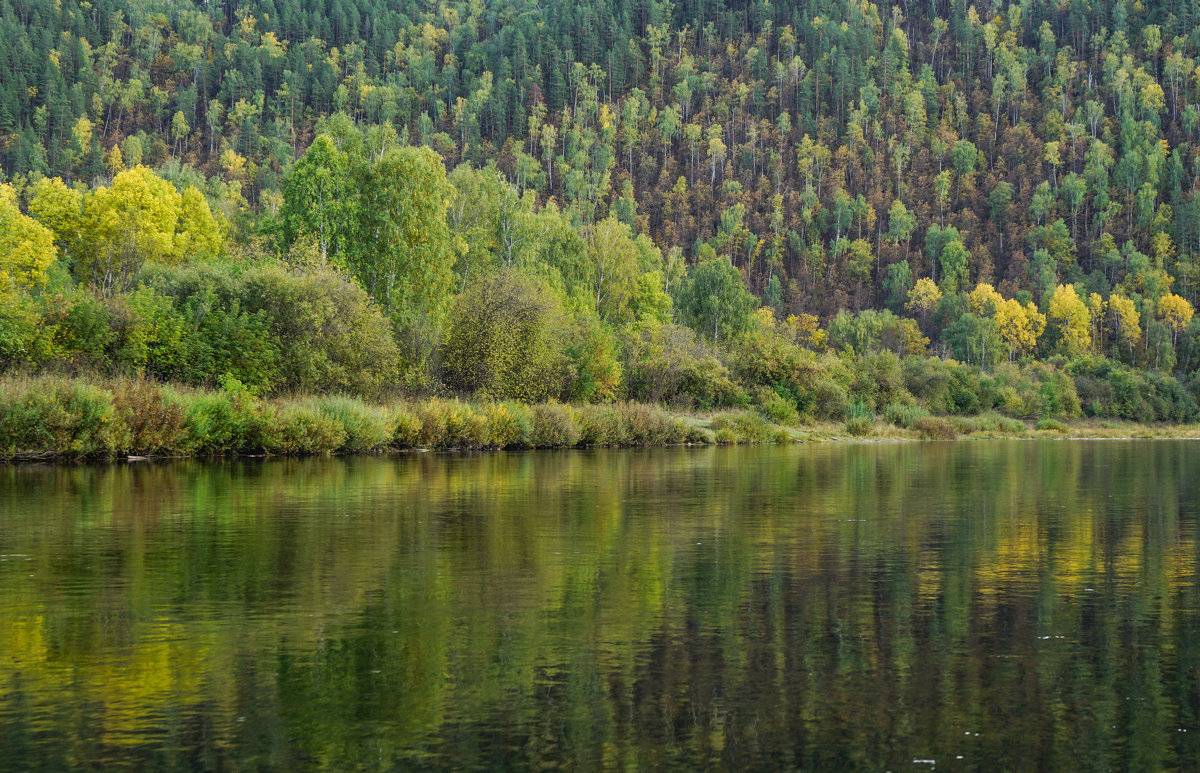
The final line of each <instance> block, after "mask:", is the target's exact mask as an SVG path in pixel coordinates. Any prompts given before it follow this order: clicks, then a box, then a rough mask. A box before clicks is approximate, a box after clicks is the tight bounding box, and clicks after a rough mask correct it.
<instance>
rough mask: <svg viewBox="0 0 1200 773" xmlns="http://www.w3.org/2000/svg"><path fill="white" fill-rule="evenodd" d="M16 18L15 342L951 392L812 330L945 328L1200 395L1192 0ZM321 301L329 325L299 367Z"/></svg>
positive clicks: (1089, 377)
mask: <svg viewBox="0 0 1200 773" xmlns="http://www.w3.org/2000/svg"><path fill="white" fill-rule="evenodd" d="M0 40H2V41H3V43H4V45H3V46H0V138H2V141H0V167H2V170H3V174H4V176H5V178H6V179H7V180H8V181H9V183H10V185H8V186H7V187H6V188H5V189H4V190H5V191H6V193H5V194H4V195H2V196H0V204H2V205H3V206H4V207H6V209H5V214H4V215H3V218H4V219H3V223H4V224H5V225H4V228H6V229H7V231H8V235H6V236H3V237H2V238H4V239H5V240H6V241H5V243H6V244H9V245H24V246H13V247H10V248H8V249H9V256H8V257H0V260H4V261H7V262H8V263H10V264H12V265H10V266H8V267H5V266H4V265H3V264H0V276H6V277H8V284H9V285H10V286H9V287H8V288H0V293H2V292H7V293H8V294H9V298H10V302H9V310H8V311H7V312H6V314H7V317H6V318H5V319H6V321H4V326H5V329H4V330H3V331H0V359H3V360H4V361H5V362H6V363H7V364H8V365H10V366H18V365H19V366H21V367H30V366H31V365H32V366H34V367H44V366H46V365H47V364H51V363H55V362H57V363H62V362H68V363H71V364H72V365H71V367H88V368H100V369H107V370H120V371H130V370H132V371H136V372H143V373H146V374H148V375H152V376H156V377H160V378H166V379H173V380H183V381H189V382H193V383H204V384H210V385H211V384H215V383H217V382H218V381H219V379H220V377H221V376H225V375H232V376H233V377H236V378H237V379H239V380H240V381H243V382H245V383H250V384H256V385H258V386H260V387H261V388H264V389H268V390H275V391H278V390H280V389H284V390H303V389H318V390H330V389H334V390H348V391H355V392H359V393H364V394H365V393H370V392H372V391H375V390H379V389H384V388H386V387H387V386H388V385H393V386H395V385H399V387H400V388H403V389H408V390H417V391H428V390H435V391H436V390H438V389H442V388H445V389H449V390H452V391H456V392H460V393H479V392H483V393H487V394H493V395H502V396H514V397H520V398H527V399H540V398H543V397H547V396H555V397H562V398H564V399H588V400H592V399H616V398H621V397H635V398H639V399H667V400H671V399H675V398H677V397H679V396H680V395H681V394H682V395H685V396H687V397H688V400H690V401H694V402H697V403H700V404H722V403H723V402H726V403H727V402H730V401H732V402H737V401H739V400H742V401H752V402H756V403H762V402H763V400H766V399H767V398H764V397H761V394H760V396H759V397H755V396H754V395H755V390H756V389H757V390H760V391H761V390H762V389H766V390H768V391H770V392H772V393H773V394H775V395H776V396H778V397H779V398H780V399H781V400H783V401H784V402H785V403H788V404H790V405H792V406H793V407H794V408H795V409H796V410H798V411H799V413H800V414H801V415H803V414H805V413H806V411H807V412H809V413H812V412H813V411H814V410H815V409H814V408H813V406H814V405H818V404H820V402H821V398H819V396H817V397H814V394H817V393H818V392H819V390H817V391H816V392H814V390H815V389H816V387H814V386H813V384H816V383H818V382H820V383H824V382H825V381H832V382H835V383H836V384H837V385H838V389H840V390H841V392H842V398H839V399H834V401H833V402H834V405H835V407H834V408H833V409H830V410H829V413H830V414H831V415H838V413H839V412H844V408H837V407H836V406H837V405H841V404H842V403H844V402H845V400H846V399H850V400H851V401H854V400H855V399H856V398H859V399H860V400H861V402H864V403H867V404H873V406H872V407H873V408H876V409H879V410H882V409H883V408H884V407H885V405H886V404H887V401H893V400H899V401H900V402H903V401H904V400H906V399H909V398H911V397H913V396H914V395H915V396H916V398H918V399H920V400H922V401H924V402H926V403H928V404H930V405H933V406H934V407H935V408H938V409H941V410H952V409H962V410H969V406H968V407H966V408H964V407H963V406H962V405H959V404H958V403H953V401H951V402H952V403H953V404H941V403H937V404H936V405H935V403H936V401H934V402H933V403H930V402H929V400H928V399H927V398H926V397H922V396H921V395H920V394H918V393H919V392H920V388H921V387H920V385H921V384H924V383H925V381H923V380H922V378H921V377H917V376H911V377H910V376H905V379H904V384H903V386H902V387H901V388H902V390H903V391H904V392H905V394H906V395H908V397H897V395H890V396H880V395H877V394H874V393H873V392H872V391H871V390H866V391H864V388H863V387H862V384H861V383H858V382H856V381H855V377H854V376H852V375H845V374H842V375H838V374H839V373H841V372H840V371H838V370H837V366H835V364H834V359H831V358H830V356H826V355H823V354H822V352H824V351H825V350H826V349H829V350H831V351H836V352H849V353H852V354H854V355H855V356H857V357H859V358H860V361H859V362H858V363H857V364H856V365H854V366H850V365H847V366H846V367H847V368H851V369H853V368H867V370H869V367H868V366H866V365H863V364H862V361H861V358H862V357H870V356H874V355H877V354H880V353H884V352H891V353H893V354H895V355H899V356H901V357H905V356H906V355H917V356H918V357H917V358H916V359H918V360H920V361H922V362H923V361H925V360H924V355H925V354H927V353H932V354H934V355H937V356H938V357H939V359H941V360H942V361H943V365H945V367H957V366H956V364H955V362H952V361H950V360H953V361H957V362H961V363H965V364H966V365H969V366H970V367H971V368H974V369H975V370H974V371H972V372H975V373H976V374H977V375H976V376H975V378H982V379H984V380H985V381H986V380H987V379H998V381H997V383H1001V382H1004V380H1005V378H1008V379H1009V380H1010V381H1013V383H1016V382H1017V381H1021V383H1024V382H1028V381H1029V380H1030V379H1031V378H1032V379H1033V382H1036V383H1041V382H1042V381H1044V380H1045V379H1043V376H1042V375H1035V376H1029V375H1028V374H1026V373H1024V370H1027V369H1029V368H1031V367H1035V366H1036V367H1041V368H1045V369H1046V370H1047V372H1053V373H1054V374H1058V375H1063V374H1066V377H1067V379H1066V380H1067V383H1068V385H1069V386H1070V387H1071V390H1072V392H1078V393H1079V394H1078V398H1079V400H1078V403H1077V404H1076V408H1075V410H1078V405H1079V404H1082V406H1083V409H1084V410H1090V411H1092V412H1094V413H1097V414H1098V415H1106V414H1116V415H1129V416H1130V417H1136V418H1143V419H1144V418H1164V419H1165V418H1173V419H1176V420H1178V419H1179V418H1192V417H1194V416H1195V413H1196V411H1195V401H1194V397H1193V396H1192V395H1190V394H1188V393H1187V391H1186V390H1185V387H1187V386H1189V384H1190V385H1191V386H1193V387H1195V386H1196V382H1195V376H1194V374H1195V373H1196V372H1197V368H1198V367H1200V322H1198V321H1197V320H1196V319H1195V318H1194V316H1193V306H1194V304H1195V303H1196V302H1197V292H1198V289H1200V287H1198V286H1200V200H1198V199H1197V195H1196V189H1197V183H1198V182H1200V153H1198V151H1197V148H1198V144H1197V142H1198V140H1200V6H1197V4H1196V3H1194V2H1191V1H1190V0H1163V1H1162V2H1157V1H1147V2H1133V3H1130V2H1126V0H1116V1H1115V2H1114V1H1113V0H1092V2H1086V1H1085V0H1062V1H1061V2H1053V3H1052V2H1044V1H1042V0H1025V2H999V1H998V0H997V2H978V3H974V4H971V3H966V2H961V1H960V0H950V1H948V2H947V1H944V0H934V1H933V2H929V3H902V4H897V5H895V6H885V5H881V4H873V3H870V2H865V1H864V0H779V1H778V2H774V3H768V2H716V1H714V0H689V1H684V2H678V3H671V2H658V1H657V0H596V1H595V2H566V0H542V2H534V1H533V0H529V1H528V2H526V1H524V0H499V1H497V2H491V3H483V2H479V1H478V0H472V1H471V2H440V3H436V4H435V3H429V2H418V1H417V0H389V1H388V2H369V1H368V0H275V1H274V2H272V1H271V0H267V1H265V2H241V3H239V2H235V0H226V2H219V3H208V2H205V3H193V2H186V1H185V0H97V2H94V3H62V2H56V1H53V0H27V2H23V3H14V2H11V0H0ZM162 202H166V203H165V204H163V203H162ZM131 224H132V225H131ZM22 229H23V230H22ZM39 229H40V230H39ZM51 239H52V242H53V243H52V244H51V243H50V241H49V240H51ZM37 245H41V247H38V246H37ZM22 250H24V251H25V252H24V253H22V252H21V251H22ZM39 250H40V252H39ZM35 252H36V253H38V254H39V255H41V257H37V258H35V257H32V255H33V253H35ZM22 254H24V255H25V257H20V255H22ZM301 285H302V286H303V287H302V288H301V287H300V286H301ZM364 292H365V294H366V297H363V298H360V297H359V296H358V295H356V293H364ZM305 293H307V294H308V295H307V296H305V297H309V298H318V297H319V298H322V299H324V300H323V303H325V304H326V305H327V306H328V307H329V308H325V309H322V310H321V311H320V312H319V313H317V316H319V317H322V315H324V316H323V317H322V318H323V319H328V320H338V321H339V322H340V323H341V324H343V325H345V326H346V330H345V331H344V335H343V334H342V333H337V334H336V335H335V334H331V335H330V336H329V340H330V341H336V343H334V344H329V346H328V349H327V353H326V354H323V355H321V356H320V357H316V359H317V360H319V362H314V363H309V364H307V365H304V366H303V367H301V366H297V365H296V364H295V362H296V359H295V358H296V357H299V356H300V354H298V352H299V351H300V350H301V349H303V348H304V347H303V346H301V343H304V342H310V341H311V340H312V336H311V335H310V334H309V332H308V331H310V330H311V329H314V328H312V326H311V324H310V325H309V327H305V324H308V323H305V324H301V323H300V322H297V321H296V320H295V318H294V315H296V314H299V313H300V312H299V311H297V308H299V307H301V306H303V308H305V309H311V308H312V307H313V306H319V305H321V304H319V303H316V302H315V301H313V302H309V301H306V302H304V303H301V302H300V301H298V300H297V298H299V297H301V296H304V294H305ZM84 296H86V298H85V297H84ZM289 304H290V305H289ZM760 306H761V307H762V309H761V310H759V311H755V310H756V309H757V308H759V307H760ZM18 307H19V308H18ZM347 309H350V311H347ZM210 310H211V313H209V311H210ZM156 315H157V316H156ZM376 317H379V319H378V320H377V319H376ZM368 318H369V319H370V320H371V321H370V322H369V323H366V322H362V323H361V324H360V321H361V319H368ZM150 319H156V320H158V321H157V322H155V323H153V324H151V323H150V322H148V321H147V320H150ZM168 320H173V321H170V322H169V324H168ZM388 322H390V329H389V328H388ZM312 324H316V323H312ZM139 325H140V327H139ZM285 325H290V326H291V328H292V329H291V332H290V333H289V335H285V336H281V335H280V332H279V329H280V327H281V326H285ZM172 326H173V327H172ZM167 328H170V329H171V330H173V331H175V332H172V333H170V334H167V333H164V332H163V331H164V330H165V329H167ZM327 328H328V326H325V328H322V330H324V331H325V332H328V330H327ZM389 330H390V332H389ZM89 331H90V332H89ZM96 331H99V332H96ZM364 331H367V332H364ZM164 336H165V337H164ZM289 336H290V337H289ZM355 336H358V337H360V338H363V341H359V342H358V343H355V344H354V346H361V347H365V348H364V350H365V351H371V352H374V354H371V355H366V356H364V357H362V358H360V359H361V360H362V362H360V363H358V364H347V363H344V362H341V360H345V359H347V357H346V355H345V347H346V345H347V341H349V340H350V339H352V338H353V337H355ZM256 341H257V342H259V343H258V344H255V343H253V342H256ZM264 342H265V343H264ZM259 344H263V346H260V345H259ZM266 344H270V345H266ZM506 346H515V347H516V349H515V352H516V353H514V352H513V351H505V350H504V349H505V347H506ZM172 347H174V348H172ZM246 347H250V349H255V350H256V351H257V357H255V358H249V359H247V358H245V357H242V356H240V354H239V352H243V351H246ZM264 347H265V348H264ZM289 347H290V348H289ZM772 347H773V348H772ZM393 349H394V352H393ZM764 349H767V350H769V351H764ZM385 350H386V352H385ZM272 352H273V353H272ZM381 352H383V353H381ZM530 352H533V353H534V356H533V357H529V356H527V355H528V353H530ZM755 353H756V354H755ZM656 358H657V359H656ZM805 358H810V359H805ZM1051 358H1057V359H1051ZM905 359H906V360H907V359H908V358H907V357H905ZM1039 360H1040V361H1044V362H1046V363H1047V364H1045V365H1041V364H1038V361H1039ZM842 361H843V362H851V360H847V359H845V358H843V359H842ZM664 362H665V363H669V365H668V364H664ZM678 362H686V363H690V365H689V366H688V367H692V366H694V367H693V370H695V371H696V372H695V373H693V372H691V371H688V370H687V368H683V371H687V372H677V371H679V370H680V369H679V368H678V367H676V363H678ZM648 363H649V364H653V367H651V366H650V365H648ZM805 363H808V364H807V365H806V364H805ZM814 363H816V364H814ZM1006 363H1013V364H1012V365H1011V367H1010V370H1011V369H1016V371H1019V372H1020V373H1021V375H1020V376H1019V377H1018V376H1004V375H1002V374H1000V375H998V374H999V373H1000V371H1003V370H1004V368H1005V367H1009V366H1007V365H1006ZM335 366H336V367H335ZM810 366H811V367H810ZM905 367H906V368H908V369H910V370H911V369H913V368H916V367H917V366H916V365H911V364H907V363H906V364H905ZM805 368H808V370H807V371H806V370H805ZM814 369H815V370H819V371H820V373H819V374H817V375H815V376H814V375H812V372H815V371H814ZM979 369H982V370H979ZM997 369H1000V370H999V371H998V370H997ZM1023 369H1024V370H1023ZM895 370H896V372H897V374H898V373H899V372H900V370H901V368H900V365H898V364H897V365H896V366H895ZM664 371H670V373H669V375H664ZM810 371H812V372H810ZM1006 372H1007V371H1006ZM1040 372H1041V371H1039V373H1040ZM701 373H702V375H701ZM806 373H807V374H808V375H806ZM1114 373H1122V374H1126V375H1128V379H1127V381H1128V384H1126V385H1125V386H1121V384H1124V383H1125V382H1121V383H1117V381H1119V380H1120V379H1117V381H1114V379H1116V378H1117V377H1116V376H1114V375H1113V374H1114ZM1130 374H1132V375H1130ZM1043 375H1045V374H1043ZM897 378H898V379H899V378H900V377H899V376H897ZM1046 378H1049V376H1046ZM1121 378H1125V376H1122V377H1121ZM722 379H724V381H722ZM1129 379H1132V380H1131V381H1130V380H1129ZM1147 379H1149V380H1150V381H1153V382H1154V384H1156V385H1157V386H1153V387H1148V386H1146V385H1145V383H1143V382H1145V381H1146V380H1147ZM698 380H700V381H705V384H704V385H698V384H697V381H698ZM726 381H727V382H728V383H724V382H726ZM939 383H940V382H939ZM1129 384H1133V385H1134V386H1129ZM1139 384H1140V385H1141V386H1138V385H1139ZM1014 388H1015V387H1014ZM997 389H1000V388H999V387H997ZM970 390H971V391H974V392H976V393H979V394H985V397H983V398H981V399H980V400H978V401H976V402H977V403H978V406H977V407H982V408H985V409H986V408H989V407H995V408H997V409H1001V410H1009V411H1010V412H1012V413H1015V414H1021V413H1022V410H1023V411H1024V412H1025V414H1026V415H1028V414H1032V413H1038V412H1039V411H1042V410H1043V408H1044V406H1042V408H1028V407H1026V408H1025V409H1017V408H1014V407H1013V405H1015V403H1013V401H1012V400H1009V397H1011V396H1009V397H1004V396H996V395H1000V392H1002V390H1000V391H997V392H996V394H995V395H993V396H991V397H987V396H986V394H990V393H987V388H984V387H980V386H979V385H978V384H976V385H974V386H971V387H970ZM980 390H983V391H982V392H981V391H980ZM1018 391H1019V390H1018ZM1130 391H1132V392H1135V393H1137V394H1132V395H1131V394H1127V393H1128V392H1130ZM1160 392H1161V393H1164V394H1165V393H1170V394H1171V395H1172V396H1171V397H1169V398H1164V399H1165V400H1166V402H1167V403H1168V404H1170V405H1171V406H1175V407H1173V408H1170V409H1169V410H1168V409H1160V407H1155V408H1146V409H1143V408H1137V409H1134V408H1128V407H1127V408H1115V407H1113V406H1116V405H1118V404H1130V405H1131V404H1133V403H1136V402H1137V400H1139V399H1142V397H1144V395H1146V394H1158V393H1160ZM1122 395H1124V396H1123V397H1122ZM826 397H828V395H826ZM1014 399H1015V398H1014ZM1072 399H1073V398H1072ZM1006 400H1008V401H1009V403H1013V405H1008V407H1006V402H1005V401H1006ZM1122 400H1124V401H1125V403H1121V401H1122ZM1130 401H1132V402H1130ZM1051 402H1053V400H1052V401H1051ZM1067 403H1068V408H1067V409H1064V410H1066V412H1068V413H1069V412H1070V410H1071V409H1070V403H1071V401H1070V400H1068V401H1067ZM1180 406H1182V407H1180ZM1056 410H1057V409H1054V410H1050V411H1049V412H1051V413H1053V412H1055V411H1056ZM818 413H819V411H818Z"/></svg>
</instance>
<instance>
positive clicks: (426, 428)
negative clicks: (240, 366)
mask: <svg viewBox="0 0 1200 773" xmlns="http://www.w3.org/2000/svg"><path fill="white" fill-rule="evenodd" d="M791 438H792V435H791V433H789V432H788V431H787V430H786V429H784V428H782V427H780V426H778V425H774V424H771V423H769V422H767V421H766V420H764V419H763V418H761V417H760V416H759V415H758V414H756V413H753V412H750V411H728V412H722V413H718V414H715V415H712V416H708V417H704V418H703V419H697V418H694V417H683V416H677V415H673V414H670V413H668V412H666V411H664V410H662V409H660V408H658V407H655V406H651V405H644V404H639V403H615V404H611V405H563V404H557V403H544V404H538V405H526V404H522V403H517V402H464V401H461V400H447V399H439V398H433V399H427V400H420V401H409V402H400V403H395V404H390V405H374V404H371V403H367V402H364V401H361V400H358V399H355V398H350V397H340V396H320V397H316V396H314V397H301V398H294V399H261V398H257V397H255V396H253V395H252V394H250V393H248V392H246V391H245V390H243V389H240V388H239V387H238V385H237V384H236V383H234V384H231V385H230V386H229V387H227V388H226V389H222V390H218V391H207V390H200V389H191V388H187V387H181V386H177V385H169V384H158V383H155V382H150V381H141V380H128V379H114V380H107V381H85V380H80V379H69V378H61V377H35V378H9V379H5V380H3V381H0V459H6V460H32V459H71V458H74V459H84V458H114V457H128V456H219V455H231V454H278V455H301V454H331V453H363V452H383V451H400V450H406V449H431V450H434V449H523V448H581V447H625V446H652V445H677V444H683V443H698V444H711V443H761V442H786V441H788V440H790V439H791Z"/></svg>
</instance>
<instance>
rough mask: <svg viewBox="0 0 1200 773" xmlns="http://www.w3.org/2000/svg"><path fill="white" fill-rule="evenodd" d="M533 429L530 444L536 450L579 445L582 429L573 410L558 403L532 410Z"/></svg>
mask: <svg viewBox="0 0 1200 773" xmlns="http://www.w3.org/2000/svg"><path fill="white" fill-rule="evenodd" d="M531 413H532V417H533V429H532V432H531V434H530V437H529V444H530V445H531V446H533V447H534V448H571V447H573V446H575V445H576V444H578V443H579V439H580V429H579V424H578V423H576V421H575V418H574V417H573V416H572V413H571V409H570V408H568V407H566V406H565V405H559V404H558V403H543V404H540V405H535V406H533V408H532V409H531Z"/></svg>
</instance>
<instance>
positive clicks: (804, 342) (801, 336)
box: [783, 314, 829, 352]
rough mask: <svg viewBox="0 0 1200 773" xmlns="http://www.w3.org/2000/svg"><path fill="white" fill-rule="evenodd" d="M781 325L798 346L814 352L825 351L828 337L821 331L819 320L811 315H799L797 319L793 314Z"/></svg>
mask: <svg viewBox="0 0 1200 773" xmlns="http://www.w3.org/2000/svg"><path fill="white" fill-rule="evenodd" d="M783 324H784V326H785V327H786V328H787V330H788V332H789V333H790V334H791V336H792V338H793V339H795V341H796V343H797V344H799V345H800V346H803V347H804V348H805V349H811V350H812V351H814V352H823V351H825V346H826V342H827V340H828V338H829V336H828V334H827V333H826V332H825V331H824V330H822V329H821V323H820V320H818V319H817V318H816V317H814V316H813V315H812V314H801V315H800V316H799V317H797V316H795V315H794V314H793V315H792V316H789V317H788V318H787V319H786V320H784V323H783Z"/></svg>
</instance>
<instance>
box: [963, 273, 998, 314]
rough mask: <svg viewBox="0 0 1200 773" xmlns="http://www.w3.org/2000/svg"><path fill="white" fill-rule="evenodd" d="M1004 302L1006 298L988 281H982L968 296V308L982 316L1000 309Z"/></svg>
mask: <svg viewBox="0 0 1200 773" xmlns="http://www.w3.org/2000/svg"><path fill="white" fill-rule="evenodd" d="M1003 302H1004V298H1002V297H1001V296H1000V293H998V292H996V288H995V287H992V286H991V285H990V284H988V283H987V282H980V283H979V284H977V285H975V289H974V290H972V291H971V293H970V294H969V295H968V296H967V310H968V311H970V312H971V313H972V314H978V315H979V316H981V317H990V316H992V315H993V314H995V313H996V312H997V311H998V310H999V308H1000V304H1001V303H1003ZM997 321H999V320H997Z"/></svg>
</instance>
